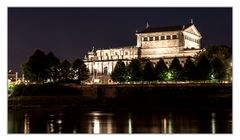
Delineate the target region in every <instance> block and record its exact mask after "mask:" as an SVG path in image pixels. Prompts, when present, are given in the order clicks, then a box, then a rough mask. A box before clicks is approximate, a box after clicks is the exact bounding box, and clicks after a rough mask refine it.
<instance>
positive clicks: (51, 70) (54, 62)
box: [46, 52, 60, 82]
mask: <svg viewBox="0 0 240 140" xmlns="http://www.w3.org/2000/svg"><path fill="white" fill-rule="evenodd" d="M46 64H47V76H48V78H49V79H50V80H51V81H52V82H57V81H58V80H59V65H60V60H59V59H58V58H57V57H56V56H55V55H54V54H53V53H52V52H49V53H48V54H47V55H46Z"/></svg>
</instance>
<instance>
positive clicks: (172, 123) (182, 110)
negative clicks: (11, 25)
mask: <svg viewBox="0 0 240 140" xmlns="http://www.w3.org/2000/svg"><path fill="white" fill-rule="evenodd" d="M8 104H9V106H8V107H9V110H8V132H9V133H232V85H231V84H161V85H140V84H139V85H91V86H86V85H85V86H82V85H73V84H65V85H55V84H54V85H51V84H48V85H41V86H36V85H31V86H22V87H21V86H20V87H18V88H17V89H16V90H15V92H14V94H13V96H11V97H9V99H8Z"/></svg>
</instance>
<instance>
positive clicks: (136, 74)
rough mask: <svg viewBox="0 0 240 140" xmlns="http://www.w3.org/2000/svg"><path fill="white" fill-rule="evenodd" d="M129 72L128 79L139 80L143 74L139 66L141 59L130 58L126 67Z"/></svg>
mask: <svg viewBox="0 0 240 140" xmlns="http://www.w3.org/2000/svg"><path fill="white" fill-rule="evenodd" d="M127 71H128V74H129V81H141V80H142V76H143V71H142V68H141V61H140V60H139V59H133V60H131V62H130V64H129V65H128V67H127Z"/></svg>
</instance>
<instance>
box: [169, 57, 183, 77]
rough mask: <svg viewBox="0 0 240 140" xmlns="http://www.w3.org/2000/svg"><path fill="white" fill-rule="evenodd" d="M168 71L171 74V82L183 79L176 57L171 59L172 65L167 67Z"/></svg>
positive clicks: (181, 69)
mask: <svg viewBox="0 0 240 140" xmlns="http://www.w3.org/2000/svg"><path fill="white" fill-rule="evenodd" d="M169 71H170V72H171V73H172V78H173V80H182V79H183V68H182V66H181V64H180V61H179V59H178V58H177V57H174V58H173V60H172V63H171V65H170V67H169Z"/></svg>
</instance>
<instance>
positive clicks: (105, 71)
mask: <svg viewBox="0 0 240 140" xmlns="http://www.w3.org/2000/svg"><path fill="white" fill-rule="evenodd" d="M107 72H108V69H107V67H104V69H103V74H104V75H107Z"/></svg>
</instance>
